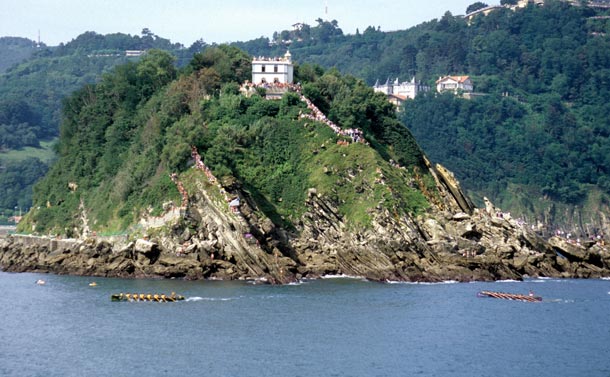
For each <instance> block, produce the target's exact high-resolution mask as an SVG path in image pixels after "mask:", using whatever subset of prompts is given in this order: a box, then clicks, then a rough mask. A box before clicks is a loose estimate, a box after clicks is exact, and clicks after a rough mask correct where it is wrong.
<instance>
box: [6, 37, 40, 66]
mask: <svg viewBox="0 0 610 377" xmlns="http://www.w3.org/2000/svg"><path fill="white" fill-rule="evenodd" d="M37 49H38V47H37V43H36V42H34V41H31V40H29V39H27V38H19V37H0V52H2V53H1V54H0V74H1V73H2V72H4V71H6V69H8V68H10V67H12V66H13V65H15V64H18V63H20V62H22V61H24V60H26V59H28V58H29V57H30V56H32V54H34V52H36V50H37Z"/></svg>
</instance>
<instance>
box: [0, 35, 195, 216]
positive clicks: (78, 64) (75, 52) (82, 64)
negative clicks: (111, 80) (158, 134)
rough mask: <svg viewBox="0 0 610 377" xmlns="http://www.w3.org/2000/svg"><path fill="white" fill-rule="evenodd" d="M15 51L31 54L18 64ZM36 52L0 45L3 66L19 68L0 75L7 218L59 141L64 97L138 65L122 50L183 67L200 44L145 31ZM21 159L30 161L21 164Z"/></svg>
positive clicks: (27, 198) (2, 202) (1, 180)
mask: <svg viewBox="0 0 610 377" xmlns="http://www.w3.org/2000/svg"><path fill="white" fill-rule="evenodd" d="M9 42H10V43H9ZM17 42H19V43H17ZM26 42H27V43H26ZM24 44H25V46H22V45H24ZM16 45H18V46H20V47H22V48H21V50H19V51H22V50H23V49H26V47H27V48H29V49H26V50H27V52H28V54H25V52H26V51H25V50H23V51H22V52H23V53H21V54H19V59H17V55H18V54H16V52H15V51H14V50H15V49H16V47H15V46H16ZM34 47H35V44H34V42H32V41H28V40H25V41H24V40H23V39H21V38H1V39H0V52H1V54H0V55H1V56H2V57H3V58H4V60H6V61H8V60H11V61H12V62H14V63H18V62H19V64H16V65H12V64H11V66H10V68H8V69H7V70H6V71H5V72H4V73H2V74H0V190H2V191H1V192H2V195H0V209H5V210H6V213H9V214H10V213H11V211H13V210H14V208H15V207H21V208H28V207H30V205H31V192H32V184H33V183H34V182H36V181H37V180H38V179H40V178H41V177H42V176H43V175H44V173H45V172H46V171H47V170H48V162H49V161H50V160H51V159H52V158H53V156H52V155H49V152H51V153H52V151H51V150H50V149H49V145H48V144H49V143H51V142H53V141H54V140H56V139H57V137H58V135H59V124H60V122H61V107H62V102H63V100H64V99H65V98H66V97H67V96H69V95H70V94H71V93H72V92H74V91H76V90H78V89H80V88H82V87H83V86H84V85H86V84H91V83H94V82H96V81H97V80H99V79H100V77H101V76H102V75H104V74H105V73H108V72H110V71H112V69H113V68H114V67H115V66H117V65H120V64H125V63H127V62H129V61H137V60H138V59H139V57H127V56H126V53H125V52H126V50H140V51H143V50H146V49H150V48H160V49H164V50H166V51H170V52H171V53H173V54H174V55H175V56H177V59H178V63H181V64H182V65H184V64H186V63H185V59H187V57H189V56H192V54H193V53H194V52H195V51H199V49H200V48H202V47H203V44H202V43H201V42H199V43H196V44H194V45H193V46H192V47H191V49H185V48H184V47H183V46H182V45H180V44H172V43H171V42H170V41H169V40H167V39H164V38H161V37H159V36H156V35H154V34H153V33H151V32H150V31H149V30H147V29H145V30H143V31H142V35H141V36H131V35H127V34H121V33H116V34H108V35H99V34H97V33H94V32H87V33H83V34H81V35H79V36H78V37H76V38H75V39H73V40H72V41H70V42H68V43H66V44H65V45H64V44H62V45H60V46H56V47H48V46H45V45H41V46H40V47H38V48H35V49H34ZM10 56H13V57H14V59H9V57H10ZM24 155H25V156H27V157H30V159H27V160H25V159H24V158H23V157H24ZM34 166H35V168H34ZM16 177H17V178H16Z"/></svg>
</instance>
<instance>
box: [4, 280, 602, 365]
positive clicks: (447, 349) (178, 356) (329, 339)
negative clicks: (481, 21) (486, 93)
mask: <svg viewBox="0 0 610 377" xmlns="http://www.w3.org/2000/svg"><path fill="white" fill-rule="evenodd" d="M37 279H44V280H45V281H46V285H44V286H39V285H36V284H35V281H36V280H37ZM93 280H95V281H96V282H97V283H98V286H97V287H90V286H89V282H91V281H93ZM482 289H486V290H499V291H505V292H515V293H527V292H528V290H530V289H532V290H534V291H535V293H536V294H537V295H541V296H543V297H544V301H543V302H541V303H523V302H514V301H505V300H498V299H492V298H478V297H477V296H476V293H477V291H479V290H482ZM172 291H175V292H177V293H180V294H183V295H185V296H186V297H187V298H188V299H187V300H186V301H185V302H177V303H143V302H140V303H137V302H133V303H132V302H111V301H110V295H111V294H112V293H119V292H138V293H139V292H142V293H148V292H150V293H155V292H160V293H170V292H172ZM0 376H45V377H48V376H62V377H64V376H79V377H81V376H469V377H471V376H553V377H556V376H605V377H607V376H610V281H608V280H551V279H547V280H529V281H525V282H496V283H459V284H458V283H455V284H452V283H445V284H402V283H401V284H381V283H372V282H366V281H362V280H359V279H349V278H329V279H323V280H317V281H306V282H303V283H300V284H295V285H288V286H269V285H256V284H250V283H246V282H217V281H180V280H123V279H92V278H86V277H73V276H56V275H42V274H30V273H24V274H9V273H4V272H0Z"/></svg>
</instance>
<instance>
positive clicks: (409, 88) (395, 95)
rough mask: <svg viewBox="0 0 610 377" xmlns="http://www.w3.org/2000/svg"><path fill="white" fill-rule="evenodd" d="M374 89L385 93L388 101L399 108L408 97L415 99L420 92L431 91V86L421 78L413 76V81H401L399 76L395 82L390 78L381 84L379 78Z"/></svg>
mask: <svg viewBox="0 0 610 377" xmlns="http://www.w3.org/2000/svg"><path fill="white" fill-rule="evenodd" d="M373 90H374V91H375V92H378V93H383V94H385V95H386V96H387V98H388V101H390V102H391V103H393V104H394V105H395V106H396V107H397V108H399V107H400V106H401V105H402V104H403V103H404V102H405V101H406V100H407V98H409V99H413V98H415V96H417V95H418V94H419V93H422V92H428V91H430V87H429V86H427V85H425V84H423V83H422V82H421V81H419V80H415V77H413V78H412V79H411V81H404V82H399V81H398V78H396V80H394V81H393V82H390V79H387V80H386V82H385V83H384V84H379V80H377V82H375V85H374V86H373Z"/></svg>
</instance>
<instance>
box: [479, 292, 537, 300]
mask: <svg viewBox="0 0 610 377" xmlns="http://www.w3.org/2000/svg"><path fill="white" fill-rule="evenodd" d="M477 296H478V297H493V298H501V299H504V300H516V301H526V302H538V301H542V297H540V296H534V294H533V293H531V292H530V294H529V295H520V294H517V293H505V292H493V291H480V292H479V293H477Z"/></svg>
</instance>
